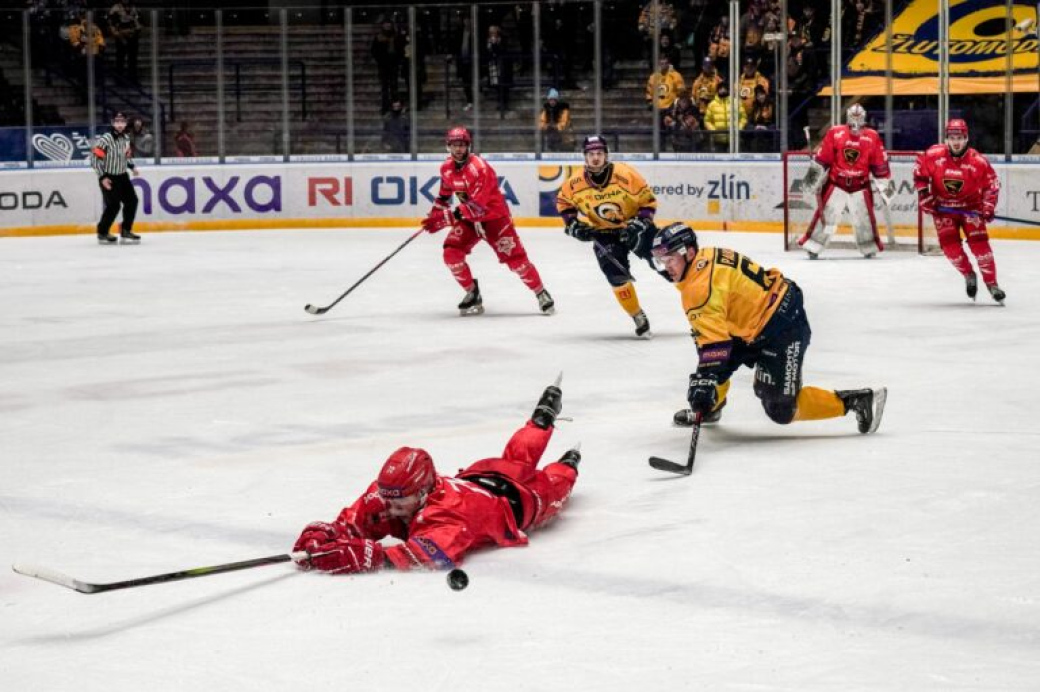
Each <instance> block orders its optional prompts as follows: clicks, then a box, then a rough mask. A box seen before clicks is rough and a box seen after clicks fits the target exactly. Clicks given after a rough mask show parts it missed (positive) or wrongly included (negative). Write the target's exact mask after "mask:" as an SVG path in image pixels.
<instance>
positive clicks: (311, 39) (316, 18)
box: [272, 8, 347, 155]
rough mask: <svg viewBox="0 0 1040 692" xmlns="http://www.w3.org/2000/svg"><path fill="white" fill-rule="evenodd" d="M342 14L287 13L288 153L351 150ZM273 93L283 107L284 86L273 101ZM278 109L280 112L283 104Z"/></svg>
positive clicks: (316, 11)
mask: <svg viewBox="0 0 1040 692" xmlns="http://www.w3.org/2000/svg"><path fill="white" fill-rule="evenodd" d="M343 15H344V12H343V10H341V9H317V8H304V9H298V8H295V9H291V10H289V12H288V16H287V18H286V20H287V24H288V34H287V37H286V42H287V57H288V66H289V132H290V137H289V151H290V154H300V155H317V154H346V153H347V80H346V41H345V37H344V31H345V29H344V20H343ZM275 98H277V101H278V105H279V106H280V100H281V92H280V91H275V92H273V93H272V100H275ZM272 105H274V104H272ZM272 110H275V109H274V108H272ZM277 111H278V113H279V114H280V113H281V108H280V107H279V108H277Z"/></svg>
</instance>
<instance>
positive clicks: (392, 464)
mask: <svg viewBox="0 0 1040 692" xmlns="http://www.w3.org/2000/svg"><path fill="white" fill-rule="evenodd" d="M436 477H437V471H436V470H435V469H434V468H433V459H431V458H430V455H429V454H427V453H426V450H425V449H418V448H417V447H401V448H400V449H399V450H397V451H396V452H394V453H393V454H391V455H390V458H388V459H387V460H386V463H385V464H383V468H382V470H381V471H380V472H379V478H377V479H376V483H377V484H378V486H379V495H380V497H384V498H387V499H396V498H401V497H411V496H412V495H416V494H418V493H423V492H429V490H430V488H431V487H433V481H434V479H435V478H436Z"/></svg>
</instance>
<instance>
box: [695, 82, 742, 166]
mask: <svg viewBox="0 0 1040 692" xmlns="http://www.w3.org/2000/svg"><path fill="white" fill-rule="evenodd" d="M734 108H737V109H738V113H737V128H738V129H740V130H743V129H744V126H745V125H747V113H746V112H745V111H744V106H742V105H741V104H740V101H736V105H735V106H734V99H731V98H730V96H729V85H728V84H726V83H725V82H722V83H721V84H719V89H718V92H717V93H716V94H715V98H714V99H713V100H712V102H711V103H710V104H708V110H707V112H706V113H705V114H704V129H705V130H708V131H709V132H711V133H712V134H711V135H710V136H711V147H712V151H715V152H727V151H729V123H730V119H731V118H732V117H733V109H734Z"/></svg>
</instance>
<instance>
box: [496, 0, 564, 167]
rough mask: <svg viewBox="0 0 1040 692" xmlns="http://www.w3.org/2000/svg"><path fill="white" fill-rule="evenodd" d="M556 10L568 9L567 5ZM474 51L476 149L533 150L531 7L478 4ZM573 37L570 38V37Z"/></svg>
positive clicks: (498, 150) (497, 150)
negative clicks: (476, 66)
mask: <svg viewBox="0 0 1040 692" xmlns="http://www.w3.org/2000/svg"><path fill="white" fill-rule="evenodd" d="M559 11H561V12H568V13H570V12H573V11H575V8H573V7H571V6H567V7H561V8H560V10H559ZM479 17H480V19H479V25H478V27H477V29H478V33H477V37H478V38H479V49H480V84H479V93H478V94H477V95H476V98H478V99H479V100H480V110H479V116H480V135H481V139H480V148H481V150H482V151H484V152H531V151H534V127H533V124H532V119H533V116H534V113H533V110H534V103H535V102H534V77H533V75H534V70H533V45H532V43H533V28H534V27H533V24H532V23H531V21H532V20H531V6H530V5H529V4H517V5H483V6H481V8H480V14H479ZM572 40H573V39H572Z"/></svg>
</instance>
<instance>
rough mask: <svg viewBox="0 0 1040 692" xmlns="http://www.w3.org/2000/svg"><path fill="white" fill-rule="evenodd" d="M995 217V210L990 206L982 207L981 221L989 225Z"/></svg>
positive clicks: (984, 205)
mask: <svg viewBox="0 0 1040 692" xmlns="http://www.w3.org/2000/svg"><path fill="white" fill-rule="evenodd" d="M996 215H997V210H996V209H994V208H993V205H992V204H983V205H982V219H983V220H984V221H985V222H986V223H989V222H990V221H992V220H993V219H994V218H995V217H996Z"/></svg>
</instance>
